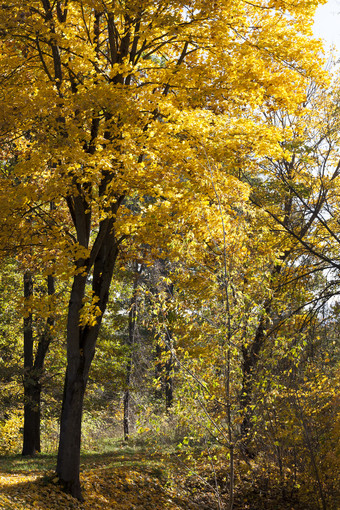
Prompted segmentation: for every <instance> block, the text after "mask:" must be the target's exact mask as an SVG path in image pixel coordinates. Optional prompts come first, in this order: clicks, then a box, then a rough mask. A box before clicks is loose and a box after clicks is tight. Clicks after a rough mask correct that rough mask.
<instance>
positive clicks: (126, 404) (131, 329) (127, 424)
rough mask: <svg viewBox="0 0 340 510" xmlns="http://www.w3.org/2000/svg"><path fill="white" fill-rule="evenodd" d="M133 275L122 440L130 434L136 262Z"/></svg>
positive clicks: (139, 272)
mask: <svg viewBox="0 0 340 510" xmlns="http://www.w3.org/2000/svg"><path fill="white" fill-rule="evenodd" d="M134 265H135V277H134V281H133V293H132V297H131V300H130V308H129V334H128V340H127V344H128V346H129V349H130V352H129V358H128V361H127V364H126V377H125V392H124V399H123V405H124V420H123V425H124V441H128V440H129V434H130V383H131V374H132V366H133V345H134V343H135V335H136V320H137V288H138V283H139V275H140V274H141V272H142V265H141V266H140V269H138V263H135V264H134Z"/></svg>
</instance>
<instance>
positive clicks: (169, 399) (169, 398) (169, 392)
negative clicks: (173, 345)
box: [165, 349, 173, 411]
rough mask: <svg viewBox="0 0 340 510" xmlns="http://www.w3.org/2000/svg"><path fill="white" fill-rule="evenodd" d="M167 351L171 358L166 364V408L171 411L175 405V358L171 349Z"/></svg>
mask: <svg viewBox="0 0 340 510" xmlns="http://www.w3.org/2000/svg"><path fill="white" fill-rule="evenodd" d="M167 350H168V351H169V352H168V355H169V358H168V359H167V361H166V363H165V407H166V410H167V411H169V409H170V408H171V406H172V403H173V377H172V372H173V358H172V354H171V351H170V349H167Z"/></svg>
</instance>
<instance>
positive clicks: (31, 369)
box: [22, 272, 55, 456]
mask: <svg viewBox="0 0 340 510" xmlns="http://www.w3.org/2000/svg"><path fill="white" fill-rule="evenodd" d="M47 292H48V295H49V296H53V295H54V293H55V282H54V277H53V276H52V275H49V276H48V278H47ZM32 296H33V280H32V276H31V274H30V273H29V272H26V273H25V275H24V298H25V299H26V300H27V299H29V298H30V297H32ZM53 324H54V316H53V312H52V310H51V313H50V316H49V317H48V319H47V321H46V326H45V330H44V331H43V333H42V334H41V335H40V337H39V341H38V347H37V352H36V354H35V357H34V354H33V344H34V340H33V318H32V313H31V312H30V313H29V315H28V316H27V317H25V318H24V437H23V448H22V455H23V456H26V455H30V456H34V455H35V454H36V453H37V452H40V451H41V442H40V429H41V427H40V422H41V375H42V370H43V367H44V362H45V357H46V354H47V351H48V348H49V345H50V342H51V327H52V326H53Z"/></svg>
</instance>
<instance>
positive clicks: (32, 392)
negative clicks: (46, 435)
mask: <svg viewBox="0 0 340 510" xmlns="http://www.w3.org/2000/svg"><path fill="white" fill-rule="evenodd" d="M27 374H28V378H30V379H31V382H29V383H28V382H27V380H26V382H25V390H24V396H25V405H24V438H23V448H22V455H23V456H25V455H30V456H34V455H35V454H36V453H37V452H40V449H41V448H40V395H41V385H40V384H39V382H38V381H36V380H34V379H33V376H30V372H27ZM26 379H27V378H26Z"/></svg>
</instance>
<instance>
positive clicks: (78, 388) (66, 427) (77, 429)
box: [57, 221, 118, 500]
mask: <svg viewBox="0 0 340 510" xmlns="http://www.w3.org/2000/svg"><path fill="white" fill-rule="evenodd" d="M102 228H103V225H102ZM105 232H106V233H104V235H103V236H102V241H101V244H100V247H99V249H98V251H96V253H95V255H94V265H93V275H92V291H93V295H94V296H96V298H97V299H98V301H97V306H98V307H99V308H100V312H101V315H100V316H99V317H97V320H96V323H95V325H85V326H81V325H80V317H81V310H82V306H83V298H84V297H85V289H86V280H87V276H88V275H89V269H88V267H87V266H86V261H78V266H79V267H80V268H84V269H85V271H83V272H82V273H81V274H76V275H75V277H74V280H73V286H72V290H71V296H70V302H69V309H68V323H67V369H66V377H65V385H64V396H63V405H62V413H61V422H60V440H59V450H58V461H57V475H58V477H59V481H60V483H61V485H62V486H63V487H64V489H65V490H66V491H67V492H69V493H70V494H71V495H72V496H73V497H75V498H77V499H79V500H82V495H81V487H80V479H79V468H80V447H81V420H82V411H83V401H84V394H85V389H86V385H87V381H88V376H89V370H90V366H91V362H92V359H93V356H94V352H95V346H96V341H97V338H98V333H99V328H100V324H101V321H102V318H103V314H104V312H105V309H106V305H107V301H108V295H109V288H110V284H111V280H112V275H113V269H114V265H115V261H116V258H117V254H118V243H117V242H116V240H115V236H114V232H113V221H112V222H111V223H110V225H109V228H105ZM100 236H101V230H99V233H98V236H97V239H99V238H100ZM93 250H97V247H96V242H95V243H94V247H93V249H92V252H93ZM86 269H87V270H86Z"/></svg>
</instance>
